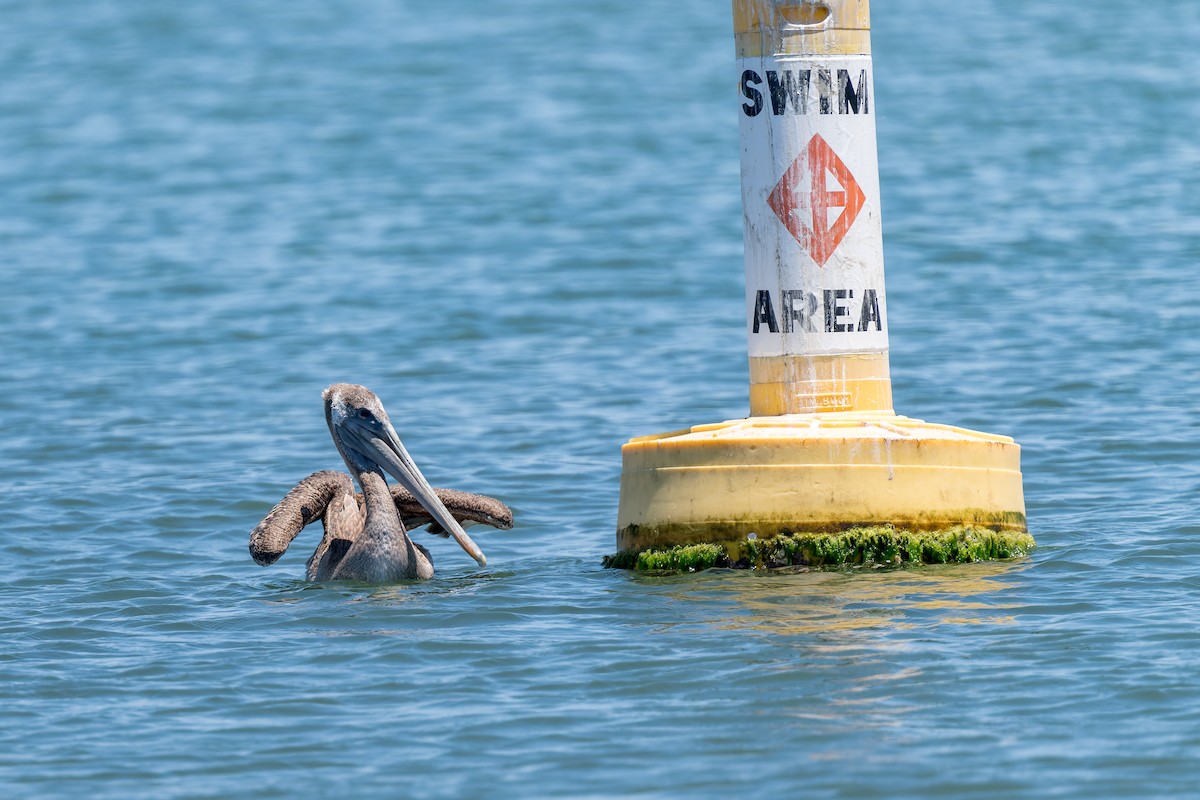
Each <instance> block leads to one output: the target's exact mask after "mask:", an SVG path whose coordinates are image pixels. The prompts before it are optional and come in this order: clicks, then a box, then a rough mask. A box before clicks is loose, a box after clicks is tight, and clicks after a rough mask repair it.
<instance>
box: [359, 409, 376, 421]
mask: <svg viewBox="0 0 1200 800" xmlns="http://www.w3.org/2000/svg"><path fill="white" fill-rule="evenodd" d="M358 418H359V419H368V420H369V419H375V415H374V414H372V413H371V412H370V411H368V410H367V409H365V408H360V409H359V410H358Z"/></svg>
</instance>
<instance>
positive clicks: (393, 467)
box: [354, 422, 487, 567]
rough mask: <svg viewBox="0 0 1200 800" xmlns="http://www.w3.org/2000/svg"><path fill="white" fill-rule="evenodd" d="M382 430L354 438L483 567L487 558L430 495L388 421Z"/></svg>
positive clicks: (440, 504) (427, 485)
mask: <svg viewBox="0 0 1200 800" xmlns="http://www.w3.org/2000/svg"><path fill="white" fill-rule="evenodd" d="M382 427H383V430H382V431H380V433H381V434H382V436H381V435H379V434H377V433H376V432H375V431H370V430H356V431H354V433H355V438H357V439H358V440H359V442H361V443H362V444H363V445H365V446H366V448H367V449H368V452H369V453H370V454H371V455H372V456H373V457H374V459H375V461H376V463H378V464H379V466H381V467H383V468H384V470H386V471H387V473H388V474H389V475H391V476H392V477H393V478H395V479H396V480H397V481H399V482H400V485H402V486H403V487H404V488H405V489H408V490H409V491H410V492H412V493H413V497H415V498H416V499H417V502H418V503H420V504H421V506H422V507H423V508H424V509H425V510H426V511H428V512H429V513H430V514H431V515H433V518H434V519H435V520H437V521H438V523H439V524H441V526H442V527H443V528H444V529H445V530H447V531H449V533H450V535H451V536H453V537H454V541H456V542H458V545H459V547H461V548H462V549H463V550H466V551H467V555H469V556H470V557H471V558H473V559H475V560H476V561H477V562H479V566H481V567H485V566H487V556H485V555H484V554H483V551H482V550H480V549H479V545H477V544H475V542H473V541H471V537H470V536H467V532H466V531H464V530H463V528H462V525H459V524H458V520H456V519H455V518H454V516H453V515H452V514H451V513H450V512H449V511H448V510H447V509H446V506H445V504H443V503H442V501H441V500H440V499H439V498H438V496H437V495H436V494H434V491H433V487H431V486H430V485H429V481H427V480H425V476H424V475H422V474H421V470H419V469H417V465H416V464H414V463H413V460H412V457H411V456H410V455H409V454H408V451H407V450H405V449H404V444H403V443H402V442H401V441H400V437H399V436H397V435H396V429H395V428H393V427H392V426H391V423H388V422H384V423H383V426H382Z"/></svg>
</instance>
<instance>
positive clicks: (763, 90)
mask: <svg viewBox="0 0 1200 800" xmlns="http://www.w3.org/2000/svg"><path fill="white" fill-rule="evenodd" d="M733 18H734V34H735V42H736V47H737V84H736V86H737V90H738V93H739V98H738V99H739V118H740V129H741V150H742V207H743V218H744V222H745V266H746V312H747V335H748V339H749V356H750V413H751V416H750V418H749V419H744V420H734V421H728V422H721V423H717V424H709V425H698V426H695V427H692V428H690V429H688V430H683V431H675V432H672V433H665V434H660V435H657V436H645V437H640V438H635V439H632V440H630V441H629V442H628V443H627V444H625V446H624V447H623V448H622V456H623V469H622V474H621V500H620V508H619V511H618V515H617V547H618V549H619V551H620V552H619V553H618V554H617V556H615V557H611V558H610V559H609V562H608V563H610V564H613V565H618V566H632V565H635V564H637V563H639V558H638V556H639V554H641V559H640V563H641V564H642V565H643V566H645V565H647V564H650V565H662V564H668V565H671V566H675V567H680V566H688V565H699V566H708V565H711V564H712V563H726V564H734V565H738V564H740V565H750V566H755V565H759V564H784V563H788V564H827V563H847V562H850V563H861V562H864V561H882V562H886V563H903V562H906V561H946V560H979V559H982V558H996V557H1005V556H1009V555H1016V554H1021V553H1024V552H1026V551H1027V550H1028V549H1029V548H1031V547H1032V546H1033V540H1032V538H1031V537H1030V536H1029V535H1028V533H1027V531H1026V522H1025V500H1024V495H1023V491H1022V486H1021V472H1020V448H1019V447H1018V446H1017V445H1016V443H1014V442H1013V440H1012V439H1011V438H1009V437H1007V436H995V435H991V434H986V433H980V432H978V431H971V430H966V429H964V428H958V427H954V426H950V425H939V424H934V423H928V422H923V421H921V420H916V419H910V418H908V417H903V416H897V415H896V413H895V412H894V411H893V410H892V389H891V376H890V371H889V366H888V338H887V302H886V295H885V293H884V281H883V234H882V228H881V224H880V206H879V165H878V155H877V148H876V141H875V97H874V84H873V82H872V65H871V42H870V15H869V9H868V0H818V1H816V2H814V1H813V0H802V1H797V0H734V2H733ZM672 548H674V550H672ZM689 548H690V549H689ZM649 551H660V552H663V553H666V554H667V556H666V558H665V560H664V559H663V558H654V557H650V556H652V555H653V553H651V552H649ZM671 553H673V554H674V555H670V554H671ZM693 557H694V558H693ZM689 559H693V560H692V561H689Z"/></svg>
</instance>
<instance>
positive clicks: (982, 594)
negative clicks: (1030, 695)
mask: <svg viewBox="0 0 1200 800" xmlns="http://www.w3.org/2000/svg"><path fill="white" fill-rule="evenodd" d="M1031 563H1032V562H1030V561H1029V560H1028V559H1021V560H1015V561H1006V562H990V563H982V564H952V565H951V564H947V565H938V566H926V567H919V568H914V569H904V570H879V571H837V572H834V571H807V572H806V571H772V572H763V573H752V574H746V573H745V572H740V571H732V570H710V571H709V572H706V573H703V574H701V575H689V576H678V577H675V578H667V579H662V578H660V579H653V578H642V579H641V580H643V581H647V582H654V581H659V582H660V585H659V590H660V591H661V592H663V593H664V594H667V595H669V596H671V597H673V598H675V599H677V600H680V601H682V602H683V603H686V604H688V605H689V606H690V607H693V608H695V609H697V613H699V614H704V615H705V616H704V619H703V620H701V619H699V618H697V617H696V616H694V615H689V624H692V625H699V626H701V627H703V628H705V629H711V628H712V627H716V628H719V629H723V630H737V629H744V630H757V631H765V632H770V633H780V634H820V633H827V632H831V631H838V632H845V631H853V630H863V629H878V628H884V629H892V630H900V629H905V628H912V627H916V626H930V625H1003V624H1011V623H1012V621H1013V617H1012V615H1011V614H1010V613H1009V610H1010V609H1012V608H1013V607H1014V605H1013V604H1011V603H1009V602H1007V601H1005V600H1004V598H1003V595H1004V592H1005V591H1006V590H1007V589H1010V588H1012V586H1013V585H1014V581H1013V580H1012V579H1013V578H1015V577H1016V576H1017V575H1019V574H1020V573H1021V572H1023V571H1024V570H1026V569H1028V568H1029V567H1030V566H1031ZM715 609H721V613H717V614H714V610H715Z"/></svg>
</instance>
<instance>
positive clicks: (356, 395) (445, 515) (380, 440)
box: [322, 383, 487, 567]
mask: <svg viewBox="0 0 1200 800" xmlns="http://www.w3.org/2000/svg"><path fill="white" fill-rule="evenodd" d="M322 397H323V398H324V400H325V422H326V423H328V425H329V432H330V434H332V435H333V441H334V444H336V445H337V448H338V451H339V452H341V454H342V458H343V459H345V461H346V466H348V467H350V468H351V469H352V470H355V471H356V472H359V473H363V472H386V473H387V474H389V475H391V476H392V477H393V478H395V479H396V481H397V482H399V483H400V485H401V486H403V487H404V488H405V489H408V490H409V491H410V492H412V493H413V497H415V498H416V499H417V502H419V503H420V504H421V506H422V507H423V508H424V509H425V510H426V511H428V512H429V513H430V515H431V516H432V517H433V518H434V519H435V520H437V522H438V523H439V524H440V525H441V526H442V527H443V528H444V529H446V530H447V531H449V533H450V535H451V536H453V537H454V540H455V541H456V542H458V544H459V546H460V547H462V549H463V550H466V551H467V555H469V556H471V558H473V559H475V560H476V561H478V562H479V566H481V567H482V566H485V565H486V564H487V557H486V556H484V554H483V551H481V550H480V549H479V546H478V545H476V544H475V542H473V541H471V537H469V536H467V534H466V531H464V530H463V529H462V526H461V525H459V524H458V521H457V520H456V519H454V517H453V515H451V514H450V512H449V511H447V510H446V506H445V505H443V503H442V501H441V500H439V499H438V496H437V495H436V494H434V491H433V489H432V488H431V487H430V485H429V482H428V481H427V480H425V476H424V475H422V474H421V471H420V470H419V469H417V465H416V464H414V463H413V460H412V457H411V456H409V454H408V451H407V450H405V449H404V445H403V443H401V441H400V437H399V436H397V435H396V429H395V428H393V427H392V421H391V420H390V419H388V415H387V411H385V410H384V408H383V403H381V402H380V401H379V398H378V397H376V396H375V393H374V392H372V391H371V390H370V389H368V388H367V387H365V386H358V385H356V384H353V383H335V384H334V385H332V386H330V387H329V388H328V389H326V390H325V391H324V393H322Z"/></svg>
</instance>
